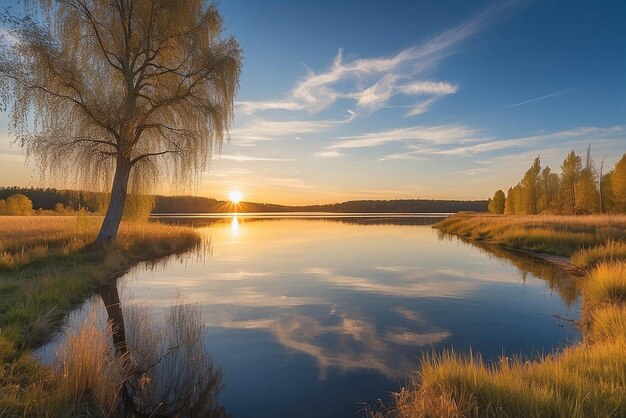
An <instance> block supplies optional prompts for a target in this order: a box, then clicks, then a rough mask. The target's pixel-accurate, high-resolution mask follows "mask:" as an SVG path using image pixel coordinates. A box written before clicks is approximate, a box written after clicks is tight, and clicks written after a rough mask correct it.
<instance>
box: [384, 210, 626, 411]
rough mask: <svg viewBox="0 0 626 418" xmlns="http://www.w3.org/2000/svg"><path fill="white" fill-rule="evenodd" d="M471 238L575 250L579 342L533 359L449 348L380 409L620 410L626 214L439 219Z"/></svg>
mask: <svg viewBox="0 0 626 418" xmlns="http://www.w3.org/2000/svg"><path fill="white" fill-rule="evenodd" d="M435 228H438V229H439V230H441V231H442V232H445V233H451V234H456V235H458V236H460V237H463V238H465V239H467V240H469V241H474V242H483V243H488V244H491V245H496V246H501V247H505V248H512V249H521V250H526V251H533V252H545V253H549V254H556V255H559V256H566V257H571V261H572V263H574V264H575V265H577V266H578V267H580V268H583V269H585V270H586V277H585V279H583V283H582V286H583V315H582V319H581V321H580V326H581V328H582V331H583V341H582V342H581V343H580V344H577V345H575V346H572V347H568V348H566V349H564V350H562V351H560V352H556V353H552V354H548V355H546V356H543V357H542V358H540V359H538V360H529V359H525V358H520V357H512V358H510V357H502V358H501V359H500V361H499V362H498V363H490V364H486V363H485V362H484V361H483V359H482V358H481V357H480V354H469V355H463V354H459V353H455V352H452V351H447V352H443V353H439V354H435V353H433V354H429V355H425V356H424V357H423V358H422V361H421V366H420V370H419V371H417V372H415V373H414V375H413V376H412V378H411V380H410V382H409V384H408V385H407V386H406V387H405V388H403V389H402V390H401V391H400V392H398V393H396V394H395V397H394V404H393V405H392V406H391V407H390V408H389V409H388V410H386V411H384V412H380V413H378V414H375V415H377V416H379V417H402V418H404V417H518V416H528V417H563V418H565V417H581V418H583V417H591V416H602V417H618V416H626V263H625V262H624V261H623V259H624V256H625V255H626V252H625V251H624V249H625V247H626V244H624V240H625V238H626V216H608V215H597V216H584V217H574V216H494V215H483V214H459V215H456V216H453V217H451V218H448V219H446V220H444V221H443V222H441V223H439V224H437V225H435Z"/></svg>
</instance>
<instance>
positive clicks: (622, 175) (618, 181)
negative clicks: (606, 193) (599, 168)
mask: <svg viewBox="0 0 626 418" xmlns="http://www.w3.org/2000/svg"><path fill="white" fill-rule="evenodd" d="M611 189H612V191H613V199H614V201H615V207H616V209H617V210H618V211H619V212H626V154H624V155H623V156H622V158H621V159H620V160H619V161H618V162H617V164H616V165H615V169H614V170H613V172H612V174H611Z"/></svg>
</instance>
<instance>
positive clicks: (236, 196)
mask: <svg viewBox="0 0 626 418" xmlns="http://www.w3.org/2000/svg"><path fill="white" fill-rule="evenodd" d="M229 199H230V201H231V202H232V203H235V204H236V203H239V202H240V201H241V193H240V192H238V191H236V190H233V191H232V192H230V195H229Z"/></svg>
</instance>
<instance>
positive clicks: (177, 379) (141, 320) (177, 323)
mask: <svg viewBox="0 0 626 418" xmlns="http://www.w3.org/2000/svg"><path fill="white" fill-rule="evenodd" d="M99 293H100V297H101V298H102V301H103V303H104V306H105V308H106V312H107V317H108V324H110V327H111V334H112V342H113V347H114V350H115V352H116V355H117V356H118V358H119V357H121V358H123V362H124V363H126V364H127V365H128V367H127V368H126V369H127V370H128V372H127V377H126V378H125V379H124V382H123V383H122V384H121V393H120V398H119V399H120V402H119V407H118V410H117V411H116V412H115V413H116V414H117V415H123V416H146V417H148V416H149V417H166V416H167V417H172V416H177V417H224V416H226V413H225V410H224V408H223V407H222V406H220V405H219V403H218V401H217V395H218V393H219V390H220V389H221V387H222V373H221V370H220V369H218V368H216V367H215V366H214V365H213V361H212V359H211V356H210V355H209V354H208V350H207V348H206V346H205V344H204V341H203V329H204V326H203V324H202V321H201V318H200V310H199V308H198V306H196V305H189V304H187V305H186V304H183V303H181V302H180V301H178V303H177V304H175V305H172V306H171V307H170V308H169V310H168V311H167V312H166V313H165V322H164V324H159V323H158V321H157V320H155V319H154V315H150V312H149V311H148V308H147V307H138V306H130V307H126V308H123V307H122V305H121V302H120V297H119V292H118V289H117V286H115V285H112V286H105V287H103V288H101V289H100V291H99Z"/></svg>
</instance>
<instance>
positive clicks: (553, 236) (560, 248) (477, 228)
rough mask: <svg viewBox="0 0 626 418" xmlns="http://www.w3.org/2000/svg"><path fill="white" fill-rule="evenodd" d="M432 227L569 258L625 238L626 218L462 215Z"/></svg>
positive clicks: (601, 216) (506, 245)
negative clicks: (582, 251)
mask: <svg viewBox="0 0 626 418" xmlns="http://www.w3.org/2000/svg"><path fill="white" fill-rule="evenodd" d="M435 228H437V229H439V230H441V231H442V232H446V233H450V234H454V235H459V236H462V237H464V238H468V239H471V240H477V241H483V242H486V243H489V244H496V245H501V246H504V247H509V248H514V249H520V250H527V251H535V252H543V253H549V254H554V255H559V256H571V255H572V254H573V253H574V252H576V251H578V250H581V249H587V248H592V247H596V246H598V245H603V244H606V243H608V242H611V241H615V240H622V239H626V216H624V215H592V216H557V215H534V216H530V215H529V216H503V215H487V214H468V213H461V214H458V215H455V216H451V217H449V218H447V219H445V220H443V221H441V222H439V223H438V224H436V225H435Z"/></svg>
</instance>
